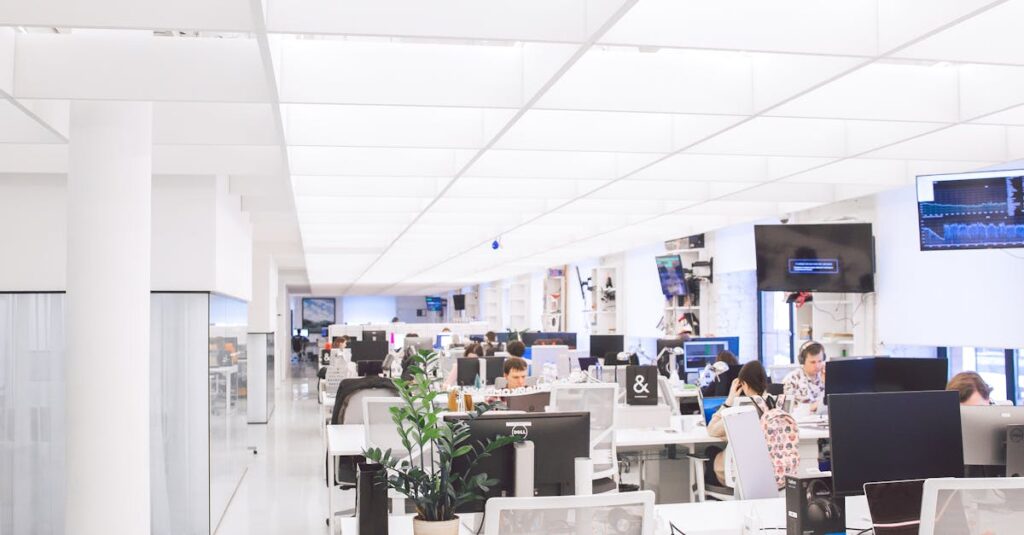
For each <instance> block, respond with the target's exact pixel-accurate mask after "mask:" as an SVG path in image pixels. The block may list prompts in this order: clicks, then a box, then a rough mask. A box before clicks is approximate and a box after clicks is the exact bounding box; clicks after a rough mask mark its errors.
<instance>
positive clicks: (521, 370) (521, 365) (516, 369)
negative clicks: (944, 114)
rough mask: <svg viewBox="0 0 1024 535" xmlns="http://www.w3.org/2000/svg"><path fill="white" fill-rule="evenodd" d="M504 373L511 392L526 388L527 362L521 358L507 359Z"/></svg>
mask: <svg viewBox="0 0 1024 535" xmlns="http://www.w3.org/2000/svg"><path fill="white" fill-rule="evenodd" d="M502 371H503V372H504V373H505V382H506V383H507V385H508V386H506V387H505V388H508V389H509V390H512V389H516V388H523V387H525V386H526V361H525V360H523V359H521V358H519V357H509V358H507V359H505V366H504V367H503V369H502Z"/></svg>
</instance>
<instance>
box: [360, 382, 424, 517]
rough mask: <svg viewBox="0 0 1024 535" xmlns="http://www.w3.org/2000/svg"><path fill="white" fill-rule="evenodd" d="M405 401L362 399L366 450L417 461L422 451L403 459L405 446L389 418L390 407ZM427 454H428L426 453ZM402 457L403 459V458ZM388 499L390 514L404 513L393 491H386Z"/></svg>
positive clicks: (400, 404) (398, 495) (389, 398)
mask: <svg viewBox="0 0 1024 535" xmlns="http://www.w3.org/2000/svg"><path fill="white" fill-rule="evenodd" d="M403 406H405V401H404V400H402V398H400V397H363V398H362V409H363V428H364V433H365V436H366V447H367V448H380V449H381V450H382V451H387V450H389V449H390V450H391V453H392V455H393V456H394V457H395V458H396V459H398V460H399V463H401V462H402V461H409V462H410V463H411V462H413V461H417V462H418V460H419V457H420V456H421V455H424V452H422V451H414V452H413V456H412V457H405V455H404V452H405V451H406V450H405V446H404V445H403V444H402V435H401V434H399V432H398V429H397V428H396V427H395V422H394V420H392V417H391V408H392V407H403ZM427 454H429V453H427ZM403 457H404V458H403ZM388 497H389V498H391V499H392V504H393V507H392V512H393V513H394V514H404V513H405V499H404V498H403V497H402V496H401V495H400V494H398V493H397V492H395V491H394V490H393V489H389V490H388Z"/></svg>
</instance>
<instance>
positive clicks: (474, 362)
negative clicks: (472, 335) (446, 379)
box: [455, 357, 480, 386]
mask: <svg viewBox="0 0 1024 535" xmlns="http://www.w3.org/2000/svg"><path fill="white" fill-rule="evenodd" d="M455 369H456V370H457V371H456V372H455V380H456V382H457V383H458V385H459V386H475V385H476V378H477V376H478V375H480V358H479V357H462V358H458V359H455Z"/></svg>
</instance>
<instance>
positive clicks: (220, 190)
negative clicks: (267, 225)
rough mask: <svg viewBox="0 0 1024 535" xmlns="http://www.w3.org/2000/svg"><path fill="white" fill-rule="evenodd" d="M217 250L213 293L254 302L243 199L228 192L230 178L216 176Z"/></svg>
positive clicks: (249, 233) (249, 234) (248, 225)
mask: <svg viewBox="0 0 1024 535" xmlns="http://www.w3.org/2000/svg"><path fill="white" fill-rule="evenodd" d="M214 183H215V185H216V214H217V227H216V228H217V247H216V251H215V252H216V264H215V266H216V267H215V269H216V271H215V281H216V282H215V285H214V291H216V292H219V293H222V294H225V295H230V296H232V297H237V298H239V299H242V300H244V301H248V300H250V299H252V224H251V223H250V222H249V214H248V213H246V212H243V211H242V199H241V197H239V196H238V195H234V194H232V193H231V192H230V191H228V183H229V182H228V177H227V176H225V175H220V176H217V177H216V179H215V180H214Z"/></svg>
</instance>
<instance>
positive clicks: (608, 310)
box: [587, 267, 619, 334]
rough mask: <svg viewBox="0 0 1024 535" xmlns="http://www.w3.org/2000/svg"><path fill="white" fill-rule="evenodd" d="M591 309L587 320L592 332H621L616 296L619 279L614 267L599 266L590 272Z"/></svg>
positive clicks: (588, 311)
mask: <svg viewBox="0 0 1024 535" xmlns="http://www.w3.org/2000/svg"><path fill="white" fill-rule="evenodd" d="M590 281H591V289H590V309H589V310H587V321H588V323H589V324H590V332H591V333H592V334H616V333H618V332H619V322H618V309H617V307H616V298H617V296H618V295H617V294H618V285H619V279H618V277H617V276H616V270H615V268H614V267H599V268H597V269H594V270H593V271H591V274H590Z"/></svg>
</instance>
